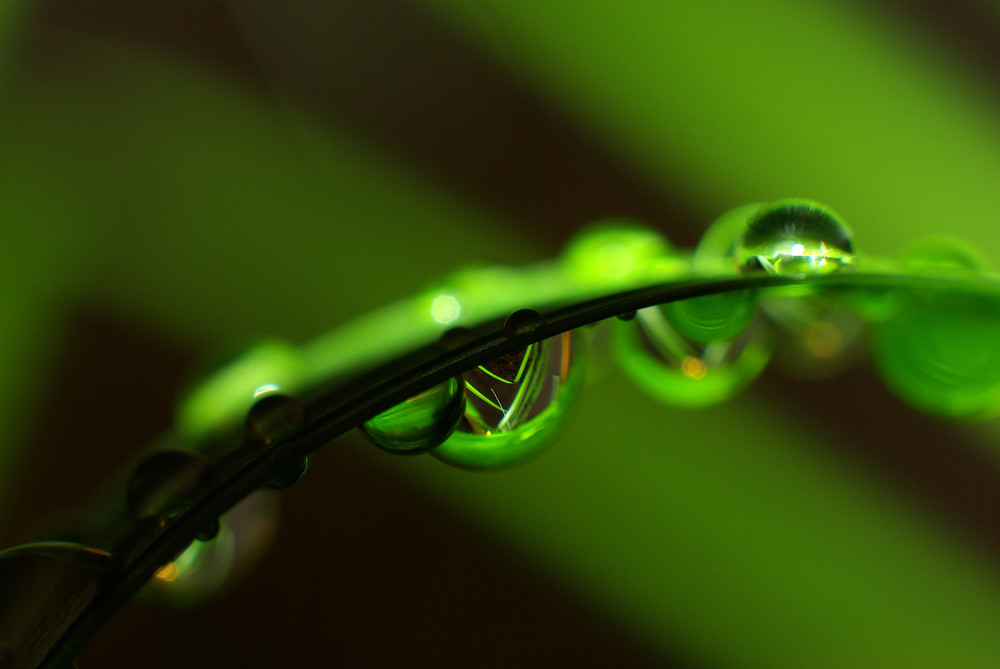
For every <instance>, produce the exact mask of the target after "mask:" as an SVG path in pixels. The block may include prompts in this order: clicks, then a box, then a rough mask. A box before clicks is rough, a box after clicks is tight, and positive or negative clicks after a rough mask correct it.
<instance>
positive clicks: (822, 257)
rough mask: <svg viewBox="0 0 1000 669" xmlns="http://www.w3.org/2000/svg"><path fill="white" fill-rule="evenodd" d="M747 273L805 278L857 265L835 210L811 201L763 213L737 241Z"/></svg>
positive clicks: (741, 264)
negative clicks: (755, 272) (758, 272)
mask: <svg viewBox="0 0 1000 669" xmlns="http://www.w3.org/2000/svg"><path fill="white" fill-rule="evenodd" d="M734 256H735V258H736V260H737V263H738V264H739V267H740V268H741V269H742V270H744V271H760V270H763V271H766V272H767V273H769V274H775V275H779V276H789V277H804V276H808V275H817V274H831V273H833V272H839V271H841V270H844V269H847V268H849V267H850V266H851V265H852V264H853V262H854V251H853V245H852V242H851V234H850V232H849V230H848V228H847V226H846V224H845V223H844V222H843V221H842V220H841V219H840V217H839V216H837V215H836V214H835V213H834V212H832V211H831V210H830V209H828V208H826V207H824V206H823V205H820V204H818V203H816V202H812V201H810V200H801V199H792V200H779V201H777V202H772V203H770V204H767V205H764V206H763V207H761V208H760V209H759V210H758V211H757V212H756V213H755V214H754V215H752V216H751V217H750V218H749V220H748V222H747V227H746V230H745V231H744V232H743V235H742V236H741V237H740V239H739V240H738V241H737V243H736V246H735V248H734Z"/></svg>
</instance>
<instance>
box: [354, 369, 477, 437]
mask: <svg viewBox="0 0 1000 669" xmlns="http://www.w3.org/2000/svg"><path fill="white" fill-rule="evenodd" d="M464 411H465V383H463V381H462V379H449V380H448V381H446V382H444V383H442V384H440V385H437V386H435V387H433V388H431V389H429V390H427V391H424V392H422V393H420V394H419V395H415V396H413V397H411V398H409V399H408V400H406V401H404V402H400V403H399V404H397V405H396V406H394V407H392V408H391V409H388V410H386V411H383V412H382V413H380V414H379V415H377V416H375V417H374V418H372V419H371V420H368V421H366V422H365V423H364V424H363V425H362V426H361V429H362V430H364V432H365V434H367V435H368V438H369V439H371V440H372V441H373V442H374V443H375V445H377V446H379V447H381V448H383V449H385V450H387V451H389V452H391V453H399V454H407V455H414V454H417V453H425V452H426V451H429V450H431V449H432V448H435V447H436V446H438V445H439V444H441V442H443V441H444V440H445V439H447V438H448V436H449V435H450V434H451V433H452V432H453V431H454V430H455V426H456V425H457V424H458V420H459V418H461V417H462V414H463V413H464Z"/></svg>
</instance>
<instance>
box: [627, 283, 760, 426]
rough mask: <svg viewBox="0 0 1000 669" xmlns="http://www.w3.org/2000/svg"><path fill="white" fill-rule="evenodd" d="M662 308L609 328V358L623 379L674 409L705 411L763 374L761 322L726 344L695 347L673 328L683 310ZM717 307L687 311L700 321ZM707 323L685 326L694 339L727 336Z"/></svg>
mask: <svg viewBox="0 0 1000 669" xmlns="http://www.w3.org/2000/svg"><path fill="white" fill-rule="evenodd" d="M699 299H703V298H699ZM667 306H668V305H667ZM667 306H657V307H649V308H647V309H640V310H639V312H638V314H637V316H636V319H635V320H634V321H633V322H630V323H626V322H621V321H618V322H615V323H614V325H615V328H614V347H615V352H616V355H617V358H618V359H619V361H620V362H621V364H622V366H623V368H624V370H625V373H626V374H627V375H628V376H629V378H631V379H632V380H633V382H635V383H636V384H637V385H639V386H640V387H641V388H643V389H644V390H645V391H647V392H648V393H650V394H651V395H653V396H654V397H657V398H658V399H660V400H662V401H665V402H668V403H670V404H673V405H676V406H683V407H692V408H694V407H702V406H709V405H712V404H716V403H719V402H722V401H724V400H727V399H729V398H730V397H732V396H734V395H735V394H736V393H738V392H739V391H740V390H742V389H743V388H745V387H746V386H747V385H749V384H750V382H751V381H753V380H754V379H755V378H757V376H758V375H759V374H760V372H761V371H762V370H763V369H764V366H765V365H766V364H767V361H768V359H769V358H770V349H771V344H770V335H769V333H768V331H767V329H766V323H764V322H763V321H762V320H761V319H757V320H755V321H753V322H751V323H750V324H749V325H747V326H746V327H744V328H742V330H740V332H739V333H738V334H737V335H735V336H734V337H732V338H729V339H719V340H715V341H708V342H699V341H696V340H693V339H691V338H688V337H685V336H684V335H683V334H682V333H681V332H679V331H678V330H677V328H676V327H675V325H674V323H675V322H677V321H678V320H679V315H685V314H686V310H685V309H683V308H681V309H678V308H677V307H674V308H673V309H670V310H668V308H667ZM717 306H718V305H714V304H711V303H702V304H701V305H699V306H696V307H694V308H692V309H691V311H692V312H694V313H695V314H700V315H701V316H703V315H704V314H705V313H709V312H712V311H714V310H715V308H716V307H717ZM741 308H742V307H741ZM671 312H672V315H671ZM751 315H752V314H751ZM710 322H711V321H708V320H703V321H696V322H695V323H694V324H693V325H691V324H690V323H689V324H688V325H689V329H690V331H691V333H692V334H697V335H699V338H701V337H702V335H704V336H705V337H706V338H712V337H714V336H716V335H718V334H720V333H721V334H729V332H727V331H725V330H717V329H716V328H715V327H713V326H710V325H707V324H708V323H710ZM699 323H700V324H699Z"/></svg>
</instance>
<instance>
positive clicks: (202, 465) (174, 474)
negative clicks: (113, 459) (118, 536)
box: [126, 450, 207, 521]
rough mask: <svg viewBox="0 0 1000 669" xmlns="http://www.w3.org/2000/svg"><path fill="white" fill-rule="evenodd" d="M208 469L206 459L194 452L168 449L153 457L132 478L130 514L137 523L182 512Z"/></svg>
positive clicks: (141, 465)
mask: <svg viewBox="0 0 1000 669" xmlns="http://www.w3.org/2000/svg"><path fill="white" fill-rule="evenodd" d="M206 468H207V463H206V461H205V459H204V458H203V457H201V456H200V455H198V454H197V453H194V452H192V451H183V450H165V451H158V452H155V453H153V454H151V455H149V456H148V457H146V459H145V460H143V461H142V462H141V463H140V464H139V466H138V467H136V469H135V471H134V472H133V473H132V477H131V478H130V479H129V483H128V491H127V496H126V501H127V504H128V509H129V513H131V514H132V517H133V518H135V519H136V520H148V519H151V518H155V519H158V520H160V521H162V520H164V519H166V518H169V517H170V516H173V515H175V514H177V513H179V512H181V511H182V510H183V509H184V507H185V505H186V504H187V503H188V502H189V501H190V498H191V495H192V494H193V493H194V491H195V490H196V489H197V487H198V484H199V483H200V482H201V479H202V476H203V475H204V474H205V470H206Z"/></svg>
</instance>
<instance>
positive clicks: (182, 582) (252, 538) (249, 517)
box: [141, 491, 278, 607]
mask: <svg viewBox="0 0 1000 669" xmlns="http://www.w3.org/2000/svg"><path fill="white" fill-rule="evenodd" d="M277 500H278V496H277V495H275V494H274V493H271V492H268V491H260V492H256V493H253V494H252V495H250V496H248V497H246V498H245V499H243V500H242V501H240V502H239V503H238V504H237V505H236V506H234V507H233V509H232V510H231V511H229V512H228V513H225V514H223V515H222V516H221V517H220V518H219V520H218V531H217V533H216V534H215V536H214V537H212V538H208V537H207V534H206V537H205V539H207V540H205V539H202V540H200V541H196V542H194V543H192V544H191V545H190V546H188V548H187V549H186V550H185V551H184V552H182V553H181V554H180V555H179V556H177V558H175V559H174V560H173V561H172V562H170V563H168V564H166V565H164V566H163V567H161V568H160V570H159V571H158V572H157V573H156V575H155V576H154V577H153V578H152V579H151V580H150V582H149V583H148V584H147V586H146V587H145V588H144V589H143V591H142V593H141V594H142V595H143V597H145V598H147V599H154V600H157V601H159V602H161V603H165V604H170V605H173V606H179V607H184V606H193V605H197V604H201V603H203V602H205V601H206V600H208V599H211V598H212V597H215V596H217V595H218V594H219V593H220V592H222V591H223V590H224V589H225V588H226V587H228V586H230V585H232V584H233V583H235V582H236V581H237V580H238V579H239V578H240V577H241V576H243V575H244V574H246V573H247V571H248V570H249V568H250V567H251V566H252V565H253V564H254V563H255V562H256V561H257V559H259V558H260V556H261V555H262V554H263V552H264V550H265V549H266V548H267V547H268V546H269V545H270V543H271V539H272V538H273V535H274V530H275V527H276V523H277Z"/></svg>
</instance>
